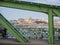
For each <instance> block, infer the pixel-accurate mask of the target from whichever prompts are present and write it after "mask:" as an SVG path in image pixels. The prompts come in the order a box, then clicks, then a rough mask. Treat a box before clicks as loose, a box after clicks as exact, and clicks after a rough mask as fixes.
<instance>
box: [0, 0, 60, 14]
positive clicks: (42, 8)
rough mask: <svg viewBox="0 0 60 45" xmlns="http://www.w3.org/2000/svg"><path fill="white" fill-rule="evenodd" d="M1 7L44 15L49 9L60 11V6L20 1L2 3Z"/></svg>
mask: <svg viewBox="0 0 60 45" xmlns="http://www.w3.org/2000/svg"><path fill="white" fill-rule="evenodd" d="M0 6H1V7H9V8H17V9H24V10H31V11H37V12H44V13H48V8H53V9H58V10H59V9H60V6H54V5H46V4H39V3H32V2H24V1H20V2H1V1H0Z"/></svg>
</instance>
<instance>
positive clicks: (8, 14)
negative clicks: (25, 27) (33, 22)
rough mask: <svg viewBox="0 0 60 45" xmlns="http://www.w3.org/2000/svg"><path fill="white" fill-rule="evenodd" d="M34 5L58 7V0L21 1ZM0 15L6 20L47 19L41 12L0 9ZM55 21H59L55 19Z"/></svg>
mask: <svg viewBox="0 0 60 45" xmlns="http://www.w3.org/2000/svg"><path fill="white" fill-rule="evenodd" d="M23 1H28V2H35V3H44V4H50V5H57V6H60V0H23ZM0 13H1V14H3V16H4V17H5V18H6V19H8V20H18V19H19V18H30V17H31V18H33V19H41V18H42V19H48V15H47V14H45V13H42V12H34V11H27V10H21V9H13V8H6V7H0ZM55 18H56V19H59V18H57V17H55Z"/></svg>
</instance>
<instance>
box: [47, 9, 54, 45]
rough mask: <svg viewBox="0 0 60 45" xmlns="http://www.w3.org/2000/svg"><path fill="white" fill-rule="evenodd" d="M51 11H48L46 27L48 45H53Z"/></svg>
mask: <svg viewBox="0 0 60 45" xmlns="http://www.w3.org/2000/svg"><path fill="white" fill-rule="evenodd" d="M52 13H53V12H52V9H49V11H48V25H49V28H48V30H49V40H48V42H49V44H54V25H53V15H52Z"/></svg>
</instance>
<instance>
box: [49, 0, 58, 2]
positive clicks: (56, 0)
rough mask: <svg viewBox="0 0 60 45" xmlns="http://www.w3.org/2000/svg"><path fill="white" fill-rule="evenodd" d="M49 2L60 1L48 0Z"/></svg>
mask: <svg viewBox="0 0 60 45" xmlns="http://www.w3.org/2000/svg"><path fill="white" fill-rule="evenodd" d="M48 1H49V2H59V0H48Z"/></svg>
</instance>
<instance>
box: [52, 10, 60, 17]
mask: <svg viewBox="0 0 60 45" xmlns="http://www.w3.org/2000/svg"><path fill="white" fill-rule="evenodd" d="M53 13H54V14H55V15H56V16H57V17H60V10H58V9H53Z"/></svg>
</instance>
